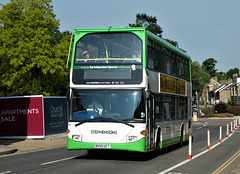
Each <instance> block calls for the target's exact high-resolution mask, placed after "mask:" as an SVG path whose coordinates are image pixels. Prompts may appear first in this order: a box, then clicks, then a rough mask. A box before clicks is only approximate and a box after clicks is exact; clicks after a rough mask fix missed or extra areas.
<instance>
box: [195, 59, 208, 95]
mask: <svg viewBox="0 0 240 174" xmlns="http://www.w3.org/2000/svg"><path fill="white" fill-rule="evenodd" d="M210 78H211V77H210V74H208V73H207V72H206V71H204V69H203V68H201V66H200V64H199V63H198V62H197V61H195V62H192V91H193V94H195V92H196V91H198V93H199V94H201V93H202V92H203V89H204V88H205V87H206V85H207V84H208V83H209V82H210Z"/></svg>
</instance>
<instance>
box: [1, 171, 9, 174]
mask: <svg viewBox="0 0 240 174" xmlns="http://www.w3.org/2000/svg"><path fill="white" fill-rule="evenodd" d="M5 173H12V171H6V172H2V173H0V174H5Z"/></svg>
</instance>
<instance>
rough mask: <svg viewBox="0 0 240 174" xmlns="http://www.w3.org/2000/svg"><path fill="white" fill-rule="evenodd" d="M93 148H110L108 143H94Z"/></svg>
mask: <svg viewBox="0 0 240 174" xmlns="http://www.w3.org/2000/svg"><path fill="white" fill-rule="evenodd" d="M94 148H96V149H111V145H110V144H95V145H94Z"/></svg>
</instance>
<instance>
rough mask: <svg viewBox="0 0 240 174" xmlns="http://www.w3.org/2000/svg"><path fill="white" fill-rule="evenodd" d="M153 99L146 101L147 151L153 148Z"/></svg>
mask: <svg viewBox="0 0 240 174" xmlns="http://www.w3.org/2000/svg"><path fill="white" fill-rule="evenodd" d="M153 100H154V98H153V97H152V96H151V97H150V99H149V100H147V108H148V109H147V111H148V112H147V118H148V119H147V142H148V146H147V147H148V149H152V148H154V137H155V135H154V134H155V133H154V125H155V124H154V114H153V113H154V102H153Z"/></svg>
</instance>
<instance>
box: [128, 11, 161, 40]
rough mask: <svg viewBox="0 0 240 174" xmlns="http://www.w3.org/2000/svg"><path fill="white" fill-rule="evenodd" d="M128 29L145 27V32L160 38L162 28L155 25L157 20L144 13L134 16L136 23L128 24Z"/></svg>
mask: <svg viewBox="0 0 240 174" xmlns="http://www.w3.org/2000/svg"><path fill="white" fill-rule="evenodd" d="M129 26H130V27H146V29H147V30H149V31H151V32H152V33H154V34H155V35H157V36H158V37H162V32H163V30H162V28H161V27H160V26H159V25H158V24H157V18H156V17H155V16H154V17H153V16H149V15H147V14H145V13H139V14H137V15H136V22H135V23H132V24H130V23H129Z"/></svg>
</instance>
